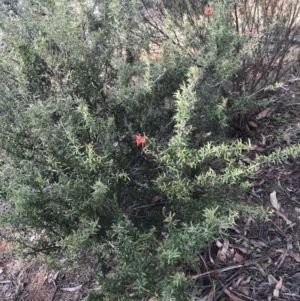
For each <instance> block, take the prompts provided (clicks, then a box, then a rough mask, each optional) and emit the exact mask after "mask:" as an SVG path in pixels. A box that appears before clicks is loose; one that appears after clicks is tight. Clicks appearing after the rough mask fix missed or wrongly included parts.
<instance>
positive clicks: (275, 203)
mask: <svg viewBox="0 0 300 301" xmlns="http://www.w3.org/2000/svg"><path fill="white" fill-rule="evenodd" d="M270 201H271V204H272V206H273V207H274V208H275V209H277V210H279V208H280V205H279V203H278V200H277V197H276V191H273V192H272V193H270Z"/></svg>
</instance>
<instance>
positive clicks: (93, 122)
mask: <svg viewBox="0 0 300 301" xmlns="http://www.w3.org/2000/svg"><path fill="white" fill-rule="evenodd" d="M246 2H247V1H246ZM246 2H244V1H243V2H242V1H240V2H238V3H236V1H224V0H220V1H214V2H213V3H211V7H212V8H213V13H212V14H211V15H205V14H204V7H205V6H204V5H203V4H202V3H201V2H199V1H177V2H176V3H177V4H178V5H175V4H174V5H171V2H170V1H162V2H161V3H160V2H159V1H158V2H152V1H136V0H129V1H118V0H113V1H108V0H95V1H94V2H90V1H83V0H82V1H70V0H69V1H67V0H59V1H52V0H48V1H46V0H44V1H36V0H30V1H29V0H24V1H22V2H20V3H19V4H18V5H17V6H16V7H15V8H14V10H13V13H12V14H8V13H7V8H6V7H4V6H3V5H1V7H0V9H1V10H2V11H1V12H3V13H1V19H0V20H1V21H0V22H1V23H0V25H1V26H0V39H1V48H0V52H1V55H0V78H1V81H0V93H1V99H0V104H1V112H0V121H1V129H0V148H1V159H2V166H1V179H0V181H1V182H0V184H1V186H0V188H1V195H2V196H3V199H4V201H5V202H6V204H7V207H6V208H7V210H6V211H5V212H4V213H3V214H2V215H1V219H0V222H1V225H9V227H10V228H11V229H12V231H11V235H10V237H9V238H10V239H13V240H15V241H17V242H19V243H20V244H21V245H22V246H23V250H24V253H27V254H33V255H35V254H37V253H44V254H47V255H51V256H52V257H54V258H61V257H62V256H63V255H65V256H67V257H68V258H69V259H70V260H73V261H77V260H78V259H80V258H83V257H84V256H85V254H86V252H94V253H95V254H97V255H98V256H99V258H100V263H101V269H100V268H99V269H100V270H101V271H100V272H99V273H100V274H99V288H98V291H97V292H96V293H95V294H94V298H95V300H99V299H97V298H102V300H142V299H143V298H145V297H147V298H155V300H191V298H192V291H193V289H192V287H193V279H192V274H193V273H195V260H196V256H195V253H196V252H198V251H199V250H200V249H201V248H202V247H203V246H204V245H205V244H206V243H207V241H208V240H211V239H214V238H215V237H219V236H220V235H222V232H223V230H224V229H226V228H227V227H228V226H229V225H231V224H233V222H234V218H235V217H236V214H235V213H234V212H231V211H230V206H229V207H228V206H227V207H225V206H223V205H225V204H226V203H228V202H225V201H228V200H225V197H224V191H228V189H231V190H233V191H235V189H241V188H247V187H249V185H250V184H249V183H248V182H247V180H246V176H247V175H250V174H252V173H254V172H255V171H256V170H258V169H259V168H260V166H262V165H263V164H268V163H276V162H279V161H280V160H284V158H287V157H288V156H294V157H295V156H296V155H297V154H298V153H299V145H292V146H290V147H289V148H286V149H277V150H274V151H273V152H272V153H271V154H270V155H269V156H266V157H264V156H261V157H260V156H257V157H256V158H255V159H254V160H253V161H252V162H250V163H249V162H248V163H245V162H244V161H243V160H242V159H243V152H245V151H247V145H245V144H244V143H243V142H242V141H240V140H230V139H229V138H228V137H226V130H225V129H226V127H227V126H228V125H229V124H231V123H232V121H233V120H235V118H236V116H240V115H242V114H246V112H248V111H249V110H251V109H253V108H256V107H259V106H262V105H264V104H265V103H267V102H270V101H271V100H270V99H264V100H262V96H265V92H267V91H270V90H277V89H279V88H281V87H282V83H281V84H279V83H278V82H279V79H280V78H281V77H282V76H283V75H284V73H285V72H286V70H287V69H285V68H283V66H287V68H288V66H291V65H292V64H293V60H294V58H295V57H297V55H296V54H295V53H297V51H299V49H295V47H294V44H293V42H292V41H293V39H294V38H295V37H296V34H297V32H298V27H296V26H295V24H296V23H295V22H296V17H295V16H296V13H297V12H298V11H299V4H291V6H290V7H289V9H288V10H283V7H282V6H281V4H280V5H279V6H278V7H276V5H275V4H272V5H271V4H270V5H271V7H268V6H265V5H266V4H267V3H266V2H265V1H256V0H255V1H253V5H254V6H253V7H255V8H256V9H255V10H253V7H248V6H247V5H246ZM280 3H281V2H280ZM237 4H238V5H237ZM274 5H275V6H274ZM263 7H267V9H266V10H263V12H264V14H265V15H264V18H265V19H268V22H265V23H264V24H261V23H259V17H258V14H257V11H259V12H261V11H262V8H263ZM272 7H273V8H272ZM242 8H243V9H244V13H243V14H242V13H241V12H240V11H239V9H242ZM272 9H273V11H274V12H275V11H276V12H277V14H279V13H280V12H281V13H282V14H283V15H284V16H286V17H287V18H288V19H287V20H286V19H283V18H279V19H278V18H277V19H276V18H275V17H274V18H273V17H272V16H273V15H270V11H271V10H272ZM276 9H277V10H276ZM275 15H276V14H275ZM233 19H234V22H233ZM249 32H251V34H249ZM273 37H274V38H275V41H277V40H278V41H279V42H278V43H277V42H276V43H275V45H276V47H277V48H276V47H275V49H276V52H272V49H273V48H272V47H273V46H272V45H273V44H272V43H271V38H272V39H273ZM276 39H277V40H276ZM271 48H272V49H271ZM273 50H274V49H273ZM137 134H141V135H142V136H143V137H144V138H145V139H146V146H145V147H144V146H141V145H139V146H138V145H136V143H135V141H134V135H137ZM2 157H3V158H2ZM230 201H232V200H230ZM217 206H219V207H220V210H223V212H224V213H223V214H222V215H221V214H220V213H219V211H218V212H217V209H215V208H217ZM211 208H212V209H211ZM224 208H225V209H226V210H225V209H224ZM239 210H240V211H243V210H242V209H240V208H239ZM249 210H250V209H249V208H248V209H245V210H244V211H245V212H248V211H249ZM251 210H252V209H251ZM166 212H167V214H166ZM164 220H165V222H164ZM194 293H195V292H194Z"/></svg>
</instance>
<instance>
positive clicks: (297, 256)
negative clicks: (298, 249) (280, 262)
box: [293, 253, 300, 262]
mask: <svg viewBox="0 0 300 301" xmlns="http://www.w3.org/2000/svg"><path fill="white" fill-rule="evenodd" d="M293 258H294V259H295V260H296V261H297V262H300V254H299V253H293Z"/></svg>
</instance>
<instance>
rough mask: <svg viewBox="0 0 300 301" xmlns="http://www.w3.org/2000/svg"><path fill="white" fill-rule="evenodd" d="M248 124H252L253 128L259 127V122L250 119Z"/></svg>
mask: <svg viewBox="0 0 300 301" xmlns="http://www.w3.org/2000/svg"><path fill="white" fill-rule="evenodd" d="M248 124H249V125H250V126H252V127H253V128H257V124H256V123H255V122H253V121H248Z"/></svg>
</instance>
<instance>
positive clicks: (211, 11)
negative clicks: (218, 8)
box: [204, 6, 214, 16]
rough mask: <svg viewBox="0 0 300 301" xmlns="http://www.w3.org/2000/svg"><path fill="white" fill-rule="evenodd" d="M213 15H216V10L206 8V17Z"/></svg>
mask: <svg viewBox="0 0 300 301" xmlns="http://www.w3.org/2000/svg"><path fill="white" fill-rule="evenodd" d="M213 13H214V10H213V9H212V8H211V7H209V6H206V7H205V8H204V15H206V16H208V15H212V14H213Z"/></svg>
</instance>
